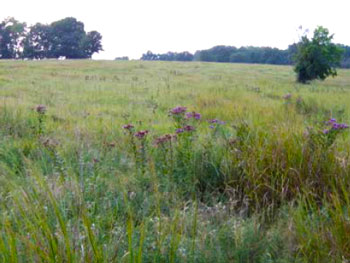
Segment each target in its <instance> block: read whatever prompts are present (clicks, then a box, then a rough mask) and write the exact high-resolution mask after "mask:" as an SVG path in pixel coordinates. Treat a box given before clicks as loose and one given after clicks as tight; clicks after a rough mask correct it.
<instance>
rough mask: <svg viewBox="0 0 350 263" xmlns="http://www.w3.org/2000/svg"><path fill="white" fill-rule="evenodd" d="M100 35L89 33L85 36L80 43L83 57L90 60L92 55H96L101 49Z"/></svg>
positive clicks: (93, 32)
mask: <svg viewBox="0 0 350 263" xmlns="http://www.w3.org/2000/svg"><path fill="white" fill-rule="evenodd" d="M101 40H102V35H101V34H100V33H99V32H97V31H91V32H89V33H87V34H86V36H85V38H84V39H83V42H82V51H83V56H84V57H86V58H91V56H92V54H94V53H98V52H99V51H101V50H103V49H102V44H101Z"/></svg>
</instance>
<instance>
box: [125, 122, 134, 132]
mask: <svg viewBox="0 0 350 263" xmlns="http://www.w3.org/2000/svg"><path fill="white" fill-rule="evenodd" d="M123 129H125V130H128V131H130V130H132V129H134V125H132V124H130V123H129V124H126V125H123Z"/></svg>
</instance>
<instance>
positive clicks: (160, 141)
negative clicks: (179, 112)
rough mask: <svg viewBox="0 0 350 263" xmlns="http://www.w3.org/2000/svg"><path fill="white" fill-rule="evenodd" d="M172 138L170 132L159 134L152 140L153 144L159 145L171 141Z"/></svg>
mask: <svg viewBox="0 0 350 263" xmlns="http://www.w3.org/2000/svg"><path fill="white" fill-rule="evenodd" d="M172 138H173V136H172V135H171V134H165V135H163V136H160V137H158V138H156V139H155V140H154V144H155V145H161V144H163V143H166V142H169V141H171V139H172Z"/></svg>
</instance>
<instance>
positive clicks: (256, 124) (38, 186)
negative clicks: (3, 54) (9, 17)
mask: <svg viewBox="0 0 350 263" xmlns="http://www.w3.org/2000/svg"><path fill="white" fill-rule="evenodd" d="M349 101H350V70H339V71H338V76H337V77H336V78H329V79H327V80H326V81H323V82H319V81H315V82H312V83H311V84H308V85H302V84H298V83H296V82H295V74H294V72H293V68H292V67H290V66H271V65H253V64H251V65H248V64H225V63H200V62H189V63H180V62H151V61H149V62H146V61H117V62H116V61H87V60H76V61H70V60H67V61H51V60H47V61H1V62H0V262H130V263H132V262H137V263H140V262H217V263H219V262H280V263H282V262H327V263H328V262H350V219H349V218H350V194H349V190H350V147H349V146H350V135H349V130H350V129H349V128H348V124H349V123H350V104H349Z"/></svg>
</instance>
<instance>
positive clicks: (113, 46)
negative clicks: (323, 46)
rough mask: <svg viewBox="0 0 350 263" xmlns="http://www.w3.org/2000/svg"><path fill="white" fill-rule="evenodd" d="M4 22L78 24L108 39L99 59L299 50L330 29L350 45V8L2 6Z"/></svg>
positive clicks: (225, 0) (96, 3)
mask: <svg viewBox="0 0 350 263" xmlns="http://www.w3.org/2000/svg"><path fill="white" fill-rule="evenodd" d="M0 1H1V5H0V20H3V19H4V18H6V17H15V18H16V19H17V20H19V21H21V22H26V23H27V24H28V25H33V24H35V23H37V22H40V23H51V22H53V21H57V20H60V19H63V18H65V17H75V18H77V19H78V20H79V21H82V22H83V23H84V24H85V30H86V31H91V30H97V31H98V32H100V33H101V34H102V36H103V39H102V45H103V49H104V51H103V52H100V53H99V54H95V55H94V56H93V58H94V59H114V58H115V57H120V56H128V57H129V58H131V59H139V58H140V57H141V55H142V54H143V53H145V52H147V51H148V50H151V51H152V52H153V53H165V52H168V51H174V52H181V51H189V52H192V53H194V52H195V51H196V50H201V49H208V48H211V47H213V46H215V45H232V46H236V47H240V46H248V45H250V46H270V47H277V48H281V49H285V48H287V47H288V45H289V44H292V43H294V42H297V41H298V39H299V35H300V31H298V28H299V26H303V28H308V29H310V31H313V29H314V28H315V27H316V26H318V25H322V26H324V27H326V28H328V29H329V31H330V32H331V33H333V34H334V42H336V43H342V44H347V45H350V26H349V10H350V0H332V1H329V0H231V1H229V0H210V1H209V0H208V1H207V0H0Z"/></svg>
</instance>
